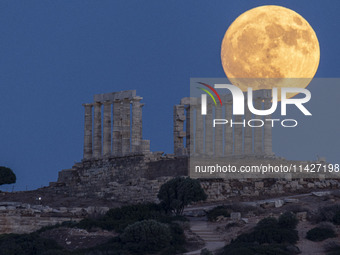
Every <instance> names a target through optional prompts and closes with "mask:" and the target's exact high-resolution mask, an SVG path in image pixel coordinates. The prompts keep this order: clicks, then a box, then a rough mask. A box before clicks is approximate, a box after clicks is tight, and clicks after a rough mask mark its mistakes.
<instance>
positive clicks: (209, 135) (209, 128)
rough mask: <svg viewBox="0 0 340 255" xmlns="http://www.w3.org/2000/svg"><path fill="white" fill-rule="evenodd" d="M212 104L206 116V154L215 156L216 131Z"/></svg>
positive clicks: (208, 105) (208, 107)
mask: <svg viewBox="0 0 340 255" xmlns="http://www.w3.org/2000/svg"><path fill="white" fill-rule="evenodd" d="M212 114H213V112H212V104H210V103H208V104H207V115H205V154H206V155H208V156H212V155H214V147H213V145H214V141H213V137H214V131H213V115H212Z"/></svg>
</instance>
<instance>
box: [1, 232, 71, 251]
mask: <svg viewBox="0 0 340 255" xmlns="http://www.w3.org/2000/svg"><path fill="white" fill-rule="evenodd" d="M50 250H52V251H53V252H55V253H56V252H57V251H63V249H62V248H61V247H60V246H59V245H58V244H57V243H56V242H55V241H54V240H50V239H44V238H41V237H40V236H39V235H38V234H36V233H33V234H23V235H19V234H4V235H0V252H1V254H6V255H17V254H31V255H35V254H37V255H41V254H44V253H46V252H47V251H50ZM52 251H51V252H52ZM64 254H67V253H66V252H64Z"/></svg>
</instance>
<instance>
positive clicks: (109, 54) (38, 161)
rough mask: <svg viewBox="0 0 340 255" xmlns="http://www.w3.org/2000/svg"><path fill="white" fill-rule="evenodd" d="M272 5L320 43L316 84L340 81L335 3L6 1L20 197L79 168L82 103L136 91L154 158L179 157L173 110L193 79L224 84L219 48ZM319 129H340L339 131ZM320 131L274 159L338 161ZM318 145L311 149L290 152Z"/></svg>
mask: <svg viewBox="0 0 340 255" xmlns="http://www.w3.org/2000/svg"><path fill="white" fill-rule="evenodd" d="M266 4H276V5H282V6H285V7H288V8H290V9H293V10H295V11H296V12H298V13H299V14H301V15H302V16H303V17H304V18H305V19H306V20H307V21H308V22H309V23H310V24H311V25H312V27H313V28H314V30H315V32H316V34H317V36H318V39H319V42H320V47H321V61H320V66H319V70H318V72H317V77H339V70H340V69H339V67H340V60H339V53H340V51H339V41H340V40H339V39H340V38H339V37H340V35H339V28H340V22H339V21H340V18H339V9H340V8H339V7H340V1H337V0H323V1H320V0H299V1H296V0H285V1H254V0H251V1H250V0H249V1H246V0H242V1H229V0H221V1H199V0H191V1H159V0H148V1H140V0H134V1H131V0H121V1H117V0H111V1H104V0H100V1H99V0H98V1H87V0H77V1H66V0H59V1H55V0H53V1H47V0H45V1H34V0H32V1H24V0H23V1H16V0H7V1H5V0H2V1H0V33H1V39H0V56H1V57H0V95H1V102H0V106H1V111H0V118H1V122H0V165H5V166H8V167H11V168H12V169H13V170H14V171H15V173H16V174H17V178H18V181H17V184H15V190H23V189H25V188H26V186H27V187H28V189H32V188H36V187H40V186H41V185H48V182H49V181H56V179H57V173H58V171H60V170H61V169H65V168H70V167H72V165H73V164H74V162H77V161H80V160H81V158H82V151H83V119H84V116H83V115H84V113H83V107H82V103H86V102H92V97H93V95H94V94H97V93H106V92H113V91H119V90H127V89H137V94H138V95H140V96H142V97H144V100H143V101H144V102H145V106H144V109H143V115H144V118H143V121H144V127H143V128H144V138H145V139H150V140H151V149H152V150H153V151H165V152H167V153H172V150H173V145H172V123H173V121H172V111H173V105H174V104H176V103H178V102H179V100H180V98H182V97H185V96H188V95H189V81H190V77H225V75H224V72H223V69H222V66H221V63H220V45H221V41H222V38H223V36H224V33H225V31H226V29H227V28H228V26H229V25H230V24H231V22H232V21H233V20H234V19H235V18H236V17H237V16H238V15H240V14H241V13H243V12H245V11H246V10H248V9H250V8H253V7H256V6H260V5H266ZM315 91H318V88H316V89H315ZM311 92H312V95H313V96H312V99H314V98H315V94H313V93H314V92H313V90H312V88H311ZM320 94H322V93H320ZM323 95H324V98H326V99H322V98H321V97H320V99H319V100H318V99H317V98H316V99H315V100H314V101H313V103H314V104H315V107H316V108H317V109H320V107H321V106H322V105H324V103H326V102H325V101H321V100H326V101H329V102H328V103H329V104H330V102H334V103H333V104H332V107H334V108H337V107H338V104H336V100H337V99H339V95H340V89H338V88H337V87H334V88H333V91H332V92H324V94H323ZM327 96H333V101H331V100H328V99H329V98H327ZM334 97H335V98H334ZM315 111H317V110H315ZM333 112H334V113H337V110H335V109H333ZM319 115H320V116H324V112H323V111H322V107H321V110H320V114H319ZM315 122H316V123H319V124H320V123H321V122H318V121H317V119H315ZM315 125H317V124H315ZM320 125H321V126H320V128H322V126H323V127H325V126H326V127H327V132H335V131H337V130H338V128H337V126H336V125H338V123H336V124H332V125H331V124H330V123H323V124H320ZM329 128H330V130H328V129H329ZM313 130H314V124H313V128H311V127H309V128H307V129H306V130H304V131H297V132H295V133H294V134H287V132H288V131H284V132H286V133H284V132H283V133H282V132H281V133H280V131H277V133H275V131H274V138H275V139H276V140H275V141H274V150H275V152H276V153H277V154H279V155H283V156H286V157H287V158H303V159H313V158H314V157H315V155H316V154H317V153H318V154H320V155H322V154H327V155H328V154H329V157H330V159H331V160H332V161H336V160H337V159H338V158H337V154H338V152H337V151H338V148H339V147H338V145H339V141H334V139H331V140H330V142H331V143H329V142H327V137H326V138H322V136H321V138H320V137H319V136H318V135H317V134H320V132H316V133H313ZM328 135H329V134H328ZM314 139H316V141H317V144H315V145H313V146H310V145H309V146H307V145H306V146H302V145H301V146H302V147H301V149H297V148H296V146H294V149H295V150H296V151H295V150H292V149H291V146H290V145H291V143H293V142H296V141H301V143H302V144H303V143H306V142H305V141H308V140H312V141H315V140H314ZM325 139H326V141H325ZM336 139H338V137H336ZM338 140H339V139H338ZM318 151H320V152H318ZM338 163H339V162H338ZM5 189H8V190H11V189H12V185H10V186H7V187H6V186H5Z"/></svg>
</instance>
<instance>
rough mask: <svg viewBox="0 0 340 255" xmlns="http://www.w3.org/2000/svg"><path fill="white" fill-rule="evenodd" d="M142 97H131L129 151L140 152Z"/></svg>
mask: <svg viewBox="0 0 340 255" xmlns="http://www.w3.org/2000/svg"><path fill="white" fill-rule="evenodd" d="M142 99H143V98H142V97H138V96H137V97H134V98H133V99H132V130H131V151H132V152H141V150H142V149H141V141H142V107H143V105H144V104H142V103H141V102H140V101H141V100H142Z"/></svg>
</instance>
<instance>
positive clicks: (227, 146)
mask: <svg viewBox="0 0 340 255" xmlns="http://www.w3.org/2000/svg"><path fill="white" fill-rule="evenodd" d="M232 112H233V104H232V101H230V100H229V101H226V103H225V118H226V120H228V124H226V125H225V127H224V128H225V129H224V155H225V156H230V155H232V154H233V128H232V127H231V126H230V121H231V119H232V117H233V114H232Z"/></svg>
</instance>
